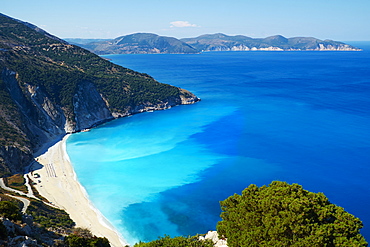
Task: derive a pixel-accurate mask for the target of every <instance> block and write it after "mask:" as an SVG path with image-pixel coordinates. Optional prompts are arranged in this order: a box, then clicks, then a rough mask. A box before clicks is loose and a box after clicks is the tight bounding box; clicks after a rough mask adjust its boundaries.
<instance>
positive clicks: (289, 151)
mask: <svg viewBox="0 0 370 247" xmlns="http://www.w3.org/2000/svg"><path fill="white" fill-rule="evenodd" d="M105 57H106V58H109V59H111V60H112V62H114V63H117V64H119V65H122V66H124V67H128V68H130V69H133V70H136V71H139V72H143V73H148V74H150V75H151V76H153V77H154V78H155V79H157V80H158V81H160V82H163V83H168V84H172V85H175V86H179V87H182V88H185V89H188V90H190V91H192V92H193V93H195V94H196V95H197V96H198V97H200V98H201V99H202V101H201V102H199V103H197V104H194V105H188V106H178V107H174V108H172V109H170V110H165V111H158V112H153V113H143V114H138V115H134V116H132V117H128V118H122V119H118V120H115V121H112V122H109V123H106V124H104V125H102V126H100V127H98V128H95V129H93V130H91V131H90V132H84V133H78V134H73V135H72V136H71V137H70V138H69V139H68V142H67V151H68V154H69V156H70V158H71V161H72V163H73V166H74V168H75V170H76V173H77V176H78V179H79V181H80V182H81V184H82V185H83V186H84V187H85V188H86V190H87V192H88V194H89V196H90V199H91V200H92V202H93V203H94V204H95V206H96V207H97V208H98V209H99V210H100V211H101V212H102V213H103V214H104V215H105V216H106V217H107V218H108V219H109V220H110V221H111V222H112V223H113V224H114V225H115V226H116V227H117V229H119V231H120V232H121V233H122V234H123V236H124V238H126V239H127V240H128V241H129V242H130V243H131V244H133V243H135V242H138V241H140V240H141V241H150V240H153V239H156V238H157V237H158V236H163V235H164V234H168V235H171V236H177V235H194V234H197V233H206V232H207V231H209V230H215V226H216V224H217V221H219V220H220V218H219V214H220V212H221V211H220V207H219V201H221V200H224V199H226V198H227V197H228V196H230V195H233V194H234V193H241V191H242V190H243V189H244V188H245V187H247V186H248V185H249V184H251V183H254V184H257V185H258V186H261V185H264V184H269V183H271V181H273V180H282V181H287V182H289V183H299V184H301V185H302V186H303V187H304V188H305V189H307V190H310V191H313V192H323V193H324V194H325V195H326V196H327V197H328V198H329V199H330V201H331V202H333V203H335V204H337V205H340V206H342V207H344V208H345V209H346V210H347V211H348V212H350V213H352V214H354V215H355V216H357V217H359V218H360V219H361V220H362V221H363V222H364V224H365V227H364V229H363V230H362V233H363V234H364V235H365V237H366V238H367V239H369V238H370V231H369V228H370V226H369V225H370V213H369V212H368V208H370V197H369V195H370V189H369V186H368V181H369V178H370V168H369V165H370V131H369V126H370V97H369V95H370V70H369V68H370V52H369V50H365V51H363V52H214V53H202V54H192V55H184V54H181V55H180V54H178V55H176V54H171V55H169V54H155V55H154V54H145V55H109V56H105Z"/></svg>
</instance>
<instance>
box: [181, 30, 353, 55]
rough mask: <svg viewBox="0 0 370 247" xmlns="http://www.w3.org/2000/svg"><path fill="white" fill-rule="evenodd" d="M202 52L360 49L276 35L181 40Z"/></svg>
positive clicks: (337, 43) (216, 35) (326, 41)
mask: <svg viewBox="0 0 370 247" xmlns="http://www.w3.org/2000/svg"><path fill="white" fill-rule="evenodd" d="M181 41H183V42H185V43H187V44H188V45H191V46H192V47H194V48H196V49H198V50H200V51H250V50H278V51H309V50H315V51H316V50H317V51H326V50H338V51H359V50H360V49H358V48H356V47H353V46H350V45H348V44H345V43H342V42H338V41H333V40H319V39H316V38H311V37H294V38H285V37H283V36H281V35H275V36H271V37H267V38H264V39H254V38H250V37H246V36H243V35H237V36H228V35H225V34H221V33H218V34H206V35H201V36H199V37H196V38H186V39H181Z"/></svg>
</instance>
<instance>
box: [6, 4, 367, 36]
mask: <svg viewBox="0 0 370 247" xmlns="http://www.w3.org/2000/svg"><path fill="white" fill-rule="evenodd" d="M1 12H2V13H3V14H5V15H8V16H10V17H13V18H16V19H19V20H22V21H26V22H30V23H32V24H34V25H36V26H38V27H40V28H42V29H44V30H45V31H47V32H49V33H51V34H53V35H56V36H58V37H60V38H107V39H110V38H116V37H119V36H123V35H128V34H132V33H138V32H147V33H156V34H158V35H163V36H172V37H176V38H185V37H196V36H199V35H202V34H207V33H225V34H227V35H246V36H250V37H254V38H259V37H267V36H273V35H283V36H285V37H297V36H305V37H308V36H311V37H315V38H319V39H332V40H339V41H369V40H370V32H369V29H368V27H367V25H368V23H370V15H369V14H368V13H369V12H370V2H369V1H368V0H353V1H346V0H337V1H332V0H328V1H325V2H323V1H320V0H312V1H292V0H284V1H279V2H276V1H274V0H261V1H248V0H231V1H228V2H227V4H226V3H225V2H224V1H220V0H213V1H209V0H204V1H195V0H188V1H169V0H162V1H160V2H154V1H148V0H138V1H126V0H123V1H120V0H111V1H109V2H103V1H96V0H93V1H86V0H81V1H72V0H65V1H63V3H62V4H61V2H59V1H58V2H57V1H55V0H51V1H50V0H48V1H47V0H38V1H36V2H35V1H27V0H14V1H5V2H2V10H1Z"/></svg>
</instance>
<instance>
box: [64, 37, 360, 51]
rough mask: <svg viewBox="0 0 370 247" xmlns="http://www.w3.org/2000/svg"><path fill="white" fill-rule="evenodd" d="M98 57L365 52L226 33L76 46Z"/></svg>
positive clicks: (334, 45) (337, 45)
mask: <svg viewBox="0 0 370 247" xmlns="http://www.w3.org/2000/svg"><path fill="white" fill-rule="evenodd" d="M66 40H67V41H70V42H74V44H76V45H79V46H81V47H83V48H85V49H88V50H90V51H91V52H94V53H96V54H98V55H106V54H153V53H170V54H189V53H190V54H191V53H201V52H208V51H360V50H361V49H359V48H357V47H354V46H351V45H348V44H345V43H343V42H339V41H333V40H328V39H326V40H320V39H317V38H313V37H292V38H286V37H284V36H282V35H274V36H269V37H266V38H251V37H248V36H244V35H235V36H229V35H226V34H223V33H215V34H203V35H200V36H198V37H195V38H183V39H176V38H173V37H165V36H159V35H157V34H153V33H134V34H130V35H125V36H120V37H118V38H115V39H112V40H104V41H96V42H95V41H94V42H84V41H83V39H80V40H79V42H80V43H76V42H75V41H78V39H66Z"/></svg>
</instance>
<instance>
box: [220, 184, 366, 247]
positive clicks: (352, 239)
mask: <svg viewBox="0 0 370 247" xmlns="http://www.w3.org/2000/svg"><path fill="white" fill-rule="evenodd" d="M221 208H222V210H223V212H222V213H221V218H222V221H220V222H219V223H218V225H217V231H218V233H219V234H220V235H223V236H225V237H226V238H227V242H228V246H229V247H237V246H256V247H257V246H279V247H280V246H296V247H301V246H310V247H315V246H317V247H321V246H338V247H339V246H367V242H366V241H365V239H364V237H363V236H362V235H361V234H360V232H359V231H360V229H361V228H362V222H361V221H360V219H358V218H356V217H355V216H353V215H351V214H349V213H347V212H346V211H344V209H343V208H341V207H338V206H336V205H334V204H332V203H330V202H329V200H328V199H327V198H326V196H325V195H324V194H322V193H312V192H309V191H307V190H304V189H303V188H302V186H300V185H298V184H292V185H289V184H287V183H285V182H279V181H275V182H272V183H271V184H270V185H269V186H262V187H260V188H259V187H257V186H256V185H253V184H252V185H250V186H249V187H248V188H246V189H245V190H243V193H242V195H238V194H235V195H233V196H230V197H229V198H227V199H226V200H224V201H222V202H221Z"/></svg>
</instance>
